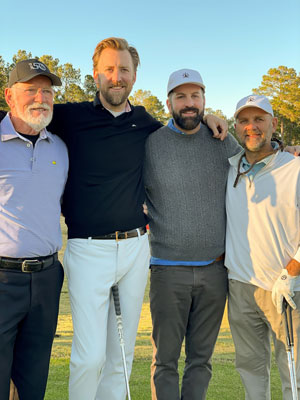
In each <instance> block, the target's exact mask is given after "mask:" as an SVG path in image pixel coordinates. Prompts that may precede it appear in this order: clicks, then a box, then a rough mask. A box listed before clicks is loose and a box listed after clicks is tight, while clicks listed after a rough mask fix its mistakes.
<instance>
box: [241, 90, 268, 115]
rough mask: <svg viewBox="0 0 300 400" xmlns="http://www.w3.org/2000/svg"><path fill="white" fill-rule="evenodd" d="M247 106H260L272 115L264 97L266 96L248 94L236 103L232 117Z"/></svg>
mask: <svg viewBox="0 0 300 400" xmlns="http://www.w3.org/2000/svg"><path fill="white" fill-rule="evenodd" d="M248 107H257V108H260V109H261V110H264V111H265V112H267V113H268V114H271V115H272V117H274V114H273V109H272V106H271V104H270V102H269V100H268V99H267V98H266V96H260V95H257V94H250V95H249V96H247V97H244V98H243V99H241V100H240V101H239V102H238V103H237V105H236V110H235V113H234V118H236V117H237V115H238V113H239V112H240V111H242V110H244V108H248Z"/></svg>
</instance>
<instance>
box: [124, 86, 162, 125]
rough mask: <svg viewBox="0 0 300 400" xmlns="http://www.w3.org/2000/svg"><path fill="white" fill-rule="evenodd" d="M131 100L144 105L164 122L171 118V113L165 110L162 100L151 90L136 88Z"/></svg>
mask: <svg viewBox="0 0 300 400" xmlns="http://www.w3.org/2000/svg"><path fill="white" fill-rule="evenodd" d="M129 101H130V102H131V103H132V104H133V105H140V106H144V107H145V109H146V110H147V112H148V113H149V114H151V115H152V117H154V118H155V119H157V120H158V121H160V122H161V123H162V124H165V123H166V122H167V121H168V119H169V115H168V114H167V113H166V112H165V108H164V106H163V104H162V102H161V101H160V100H159V99H158V98H157V97H156V96H153V94H152V93H151V92H150V90H142V89H139V90H136V91H135V92H134V93H133V95H132V96H130V97H129Z"/></svg>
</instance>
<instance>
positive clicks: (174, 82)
mask: <svg viewBox="0 0 300 400" xmlns="http://www.w3.org/2000/svg"><path fill="white" fill-rule="evenodd" d="M186 83H193V84H194V85H198V86H200V87H201V88H202V89H203V90H205V86H204V84H203V80H202V78H201V75H200V74H199V72H198V71H195V70H193V69H187V68H184V69H179V70H178V71H175V72H173V73H172V74H171V75H170V78H169V82H168V89H167V91H168V93H167V94H168V95H169V93H170V92H171V91H172V90H173V89H175V88H177V86H180V85H184V84H186Z"/></svg>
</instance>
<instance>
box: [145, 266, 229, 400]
mask: <svg viewBox="0 0 300 400" xmlns="http://www.w3.org/2000/svg"><path fill="white" fill-rule="evenodd" d="M227 290H228V282H227V270H226V268H225V267H224V263H223V261H219V262H215V263H214V264H211V265H208V266H203V267H186V266H151V286H150V309H151V315H152V324H153V332H152V337H153V342H154V355H153V364H152V373H151V375H152V382H151V383H152V385H151V387H152V399H157V400H179V399H182V400H196V399H197V400H203V399H205V397H206V392H207V387H208V384H209V381H210V378H211V374H212V372H211V370H212V367H211V356H212V353H213V349H214V346H215V343H216V340H217V336H218V332H219V329H220V325H221V322H222V316H223V312H224V306H225V301H226V295H227ZM184 337H185V352H186V360H185V369H184V375H183V380H182V388H181V397H180V394H179V375H178V359H179V357H180V352H181V347H182V343H183V340H184Z"/></svg>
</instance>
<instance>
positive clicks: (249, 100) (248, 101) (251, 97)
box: [247, 96, 255, 103]
mask: <svg viewBox="0 0 300 400" xmlns="http://www.w3.org/2000/svg"><path fill="white" fill-rule="evenodd" d="M252 101H255V98H254V97H253V96H250V97H249V99H248V100H247V103H251V102H252Z"/></svg>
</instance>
